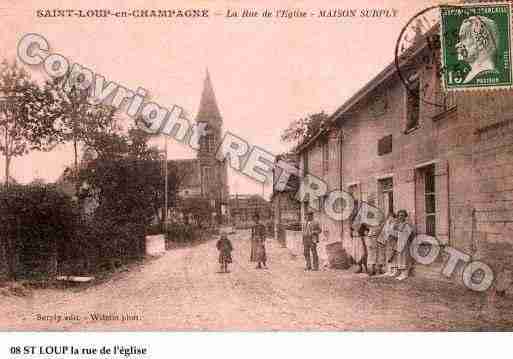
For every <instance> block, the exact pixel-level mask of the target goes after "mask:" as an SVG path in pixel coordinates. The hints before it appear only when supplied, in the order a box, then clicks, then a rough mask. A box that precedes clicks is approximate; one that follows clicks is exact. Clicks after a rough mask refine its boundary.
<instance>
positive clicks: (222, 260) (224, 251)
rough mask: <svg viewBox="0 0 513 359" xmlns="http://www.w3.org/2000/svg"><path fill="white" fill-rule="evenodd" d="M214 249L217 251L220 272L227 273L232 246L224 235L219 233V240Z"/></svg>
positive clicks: (230, 260)
mask: <svg viewBox="0 0 513 359" xmlns="http://www.w3.org/2000/svg"><path fill="white" fill-rule="evenodd" d="M216 247H217V250H218V251H219V264H220V266H221V268H220V272H221V273H228V263H231V262H232V251H233V246H232V242H230V240H229V239H228V235H227V234H226V233H221V238H220V239H219V240H218V241H217V244H216Z"/></svg>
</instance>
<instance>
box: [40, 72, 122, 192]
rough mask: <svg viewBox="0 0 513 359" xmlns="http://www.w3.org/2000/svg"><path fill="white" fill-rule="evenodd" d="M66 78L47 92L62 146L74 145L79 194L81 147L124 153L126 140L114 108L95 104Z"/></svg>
mask: <svg viewBox="0 0 513 359" xmlns="http://www.w3.org/2000/svg"><path fill="white" fill-rule="evenodd" d="M66 79H67V76H63V77H61V78H57V79H53V80H50V81H47V82H46V84H45V93H48V94H51V97H52V107H51V110H50V111H51V118H52V119H53V128H54V129H55V130H56V131H57V132H58V138H59V141H60V142H61V143H64V142H72V143H73V152H74V172H75V175H76V176H75V183H76V186H77V187H76V189H77V192H78V186H79V185H78V167H79V166H78V162H79V161H78V156H79V155H78V153H79V145H80V144H83V145H84V146H86V147H93V148H95V150H97V151H99V152H102V151H103V152H107V153H116V152H123V150H122V149H121V148H118V149H115V147H117V146H122V145H123V141H122V140H121V138H120V137H119V136H118V134H117V132H118V130H119V129H118V128H117V127H116V121H115V117H114V115H115V109H114V107H112V106H106V105H104V104H101V103H100V104H92V103H91V102H90V101H89V100H90V94H89V93H88V92H87V91H84V90H81V89H78V88H77V87H75V86H72V87H71V88H69V89H68V88H67V86H66V85H65V84H66Z"/></svg>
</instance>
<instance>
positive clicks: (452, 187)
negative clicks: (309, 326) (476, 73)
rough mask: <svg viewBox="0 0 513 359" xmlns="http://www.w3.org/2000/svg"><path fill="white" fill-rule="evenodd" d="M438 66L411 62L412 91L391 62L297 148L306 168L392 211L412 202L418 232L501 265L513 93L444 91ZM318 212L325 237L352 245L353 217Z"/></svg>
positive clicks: (505, 255) (507, 231)
mask: <svg viewBox="0 0 513 359" xmlns="http://www.w3.org/2000/svg"><path fill="white" fill-rule="evenodd" d="M426 51H428V49H426V48H424V49H421V51H419V52H418V54H417V56H418V57H421V56H424V55H425V52H426ZM405 71H406V70H405ZM436 71H438V69H437V68H436V67H434V66H429V65H424V64H422V62H421V61H418V62H417V63H416V65H415V66H408V73H402V74H401V75H402V76H403V77H407V78H409V79H412V81H411V82H410V86H409V89H410V90H408V89H407V88H406V86H405V85H404V83H403V82H402V81H401V78H400V76H399V73H398V71H397V68H396V66H395V65H394V64H391V65H389V66H388V67H386V68H385V69H384V70H383V71H382V72H380V73H379V74H378V75H377V76H375V77H374V78H373V79H372V80H371V81H370V82H369V83H368V84H367V85H365V86H364V87H363V88H362V89H361V90H360V91H358V92H357V93H356V94H355V95H354V96H352V97H351V98H350V99H349V100H348V101H347V102H345V103H344V104H342V106H340V107H339V108H338V110H336V111H335V113H333V114H332V115H331V116H330V120H329V125H330V126H328V128H326V129H323V130H321V131H319V133H317V134H316V135H315V136H313V137H312V138H311V139H310V140H309V141H308V142H306V143H304V144H303V145H302V146H300V147H299V148H298V149H297V152H298V154H299V155H300V171H301V173H303V175H304V174H306V173H309V174H313V175H315V176H317V177H319V178H321V179H323V180H324V181H325V182H326V183H327V185H328V189H329V190H335V189H342V190H345V191H348V192H350V193H352V194H353V196H354V198H355V199H356V200H360V201H369V202H374V203H375V204H376V205H377V206H379V207H380V208H381V209H382V210H383V211H384V213H385V214H388V213H389V212H390V211H392V210H393V211H395V212H397V211H398V210H400V209H405V210H407V211H408V213H409V215H410V216H409V220H410V222H411V223H412V224H414V225H415V227H416V230H417V232H418V233H425V234H429V235H432V236H435V237H436V238H437V239H438V240H439V242H440V243H441V244H442V245H444V246H448V245H450V246H452V247H455V248H457V249H460V250H462V251H464V252H465V253H467V254H469V255H470V256H471V258H473V259H480V260H483V261H485V262H486V263H488V264H489V265H491V266H492V268H494V269H495V270H501V269H502V268H503V267H504V266H507V265H508V264H509V263H510V262H511V260H510V258H511V254H513V250H512V244H513V96H512V94H513V92H512V91H509V90H500V91H472V92H467V91H464V92H452V93H450V94H445V93H444V92H443V91H442V90H441V86H440V79H439V78H438V76H437V75H436ZM427 91H431V94H427ZM428 98H430V99H431V100H430V101H428V100H426V99H428ZM433 98H434V99H436V103H437V104H438V106H435V105H433V104H431V102H433V100H432V99H433ZM319 202H320V203H319V204H321V205H322V198H321V199H319ZM306 207H307V204H306V203H303V204H302V216H301V217H302V218H304V212H305V210H306ZM318 218H319V221H320V222H321V226H322V229H323V234H322V238H323V239H324V242H321V243H325V244H329V243H331V242H334V241H343V245H344V247H345V249H346V251H347V252H348V253H351V250H352V249H351V238H350V229H349V224H348V223H347V221H346V222H345V223H341V222H337V221H334V220H332V219H330V218H329V217H328V216H327V215H326V214H324V213H322V212H321V213H319V215H318ZM442 259H443V258H442ZM417 267H420V266H417ZM431 268H432V267H431ZM416 270H417V271H418V272H419V273H420V272H422V270H427V269H426V268H416ZM427 272H429V270H427Z"/></svg>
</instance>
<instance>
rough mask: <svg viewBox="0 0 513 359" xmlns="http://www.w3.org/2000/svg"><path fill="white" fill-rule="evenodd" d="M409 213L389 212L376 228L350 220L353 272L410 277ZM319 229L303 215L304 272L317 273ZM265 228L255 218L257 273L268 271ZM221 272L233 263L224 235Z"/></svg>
mask: <svg viewBox="0 0 513 359" xmlns="http://www.w3.org/2000/svg"><path fill="white" fill-rule="evenodd" d="M407 219H408V212H407V211H406V210H404V209H402V210H400V211H398V212H397V215H396V214H394V213H393V212H391V213H390V214H389V216H388V218H387V219H386V220H385V221H383V223H381V225H379V226H373V227H371V226H369V225H367V224H366V223H363V222H360V221H355V219H354V218H353V221H352V226H351V235H352V240H353V253H351V259H352V261H353V262H354V267H353V268H355V269H354V271H355V272H365V273H367V274H369V276H374V275H383V276H389V277H395V278H397V279H398V280H404V279H406V278H408V276H409V274H410V258H409V247H408V246H409V243H410V240H411V238H412V237H413V234H414V228H413V226H412V225H411V224H410V223H408V220H407ZM321 233H322V230H321V226H320V225H319V223H318V222H317V221H315V220H314V213H313V212H312V211H310V212H308V213H307V214H306V220H305V222H304V224H303V228H302V235H303V249H304V257H305V262H306V267H305V271H318V270H319V254H318V251H317V245H318V243H319V235H320V234H321ZM265 241H266V227H265V225H264V224H262V223H261V222H260V217H259V216H258V214H257V215H255V217H254V225H253V226H252V228H251V252H250V256H249V257H250V262H253V263H256V269H267V252H266V248H265ZM217 249H218V251H219V264H220V266H221V269H220V270H221V272H223V273H226V272H228V264H229V263H231V262H232V255H231V253H232V251H233V245H232V243H231V241H230V240H229V239H228V236H227V234H226V233H222V234H221V238H220V239H219V241H218V242H217Z"/></svg>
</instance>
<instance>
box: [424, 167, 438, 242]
mask: <svg viewBox="0 0 513 359" xmlns="http://www.w3.org/2000/svg"><path fill="white" fill-rule="evenodd" d="M424 176H425V177H424V202H425V216H426V234H427V235H430V236H434V235H435V232H436V191H435V165H430V166H427V167H426V169H425V170H424Z"/></svg>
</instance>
